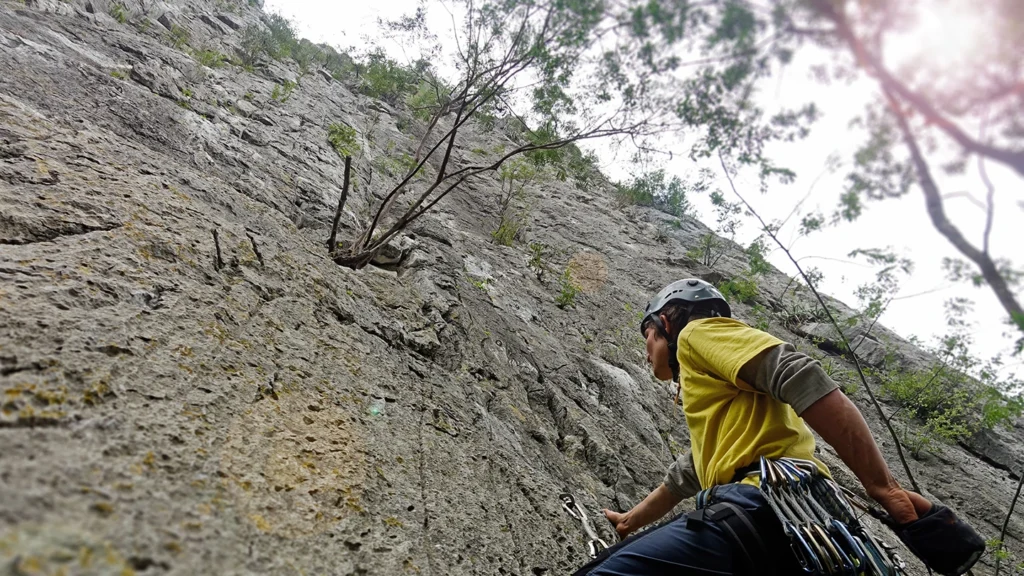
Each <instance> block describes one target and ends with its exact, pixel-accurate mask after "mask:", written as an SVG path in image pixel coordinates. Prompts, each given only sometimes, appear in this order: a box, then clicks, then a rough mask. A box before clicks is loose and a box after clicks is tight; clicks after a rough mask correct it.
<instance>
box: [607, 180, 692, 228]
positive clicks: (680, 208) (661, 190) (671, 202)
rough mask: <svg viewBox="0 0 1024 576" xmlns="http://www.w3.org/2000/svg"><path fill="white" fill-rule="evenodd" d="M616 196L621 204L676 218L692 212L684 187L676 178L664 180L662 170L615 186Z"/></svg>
mask: <svg viewBox="0 0 1024 576" xmlns="http://www.w3.org/2000/svg"><path fill="white" fill-rule="evenodd" d="M615 192H616V196H617V197H618V199H619V202H621V203H622V204H633V205H637V206H650V207H652V208H656V209H658V210H661V211H662V212H665V213H667V214H671V215H673V216H676V217H681V216H686V215H689V214H690V213H691V212H692V207H691V206H690V201H689V200H687V198H686V185H685V184H684V182H683V180H682V179H681V178H679V177H678V176H672V177H671V178H666V175H665V171H664V170H656V171H654V172H647V173H644V174H641V175H639V176H634V177H633V179H632V180H630V181H629V182H626V183H619V184H616V185H615Z"/></svg>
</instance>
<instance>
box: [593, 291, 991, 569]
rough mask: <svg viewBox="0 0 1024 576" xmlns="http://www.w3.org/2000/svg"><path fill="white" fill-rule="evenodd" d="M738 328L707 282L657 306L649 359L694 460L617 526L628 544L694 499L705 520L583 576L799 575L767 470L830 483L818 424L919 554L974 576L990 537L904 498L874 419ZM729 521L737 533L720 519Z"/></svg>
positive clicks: (789, 354)
mask: <svg viewBox="0 0 1024 576" xmlns="http://www.w3.org/2000/svg"><path fill="white" fill-rule="evenodd" d="M731 316H732V314H731V310H730V308H729V304H728V302H726V300H725V298H723V297H722V295H721V293H719V292H718V290H716V289H715V288H714V287H713V286H711V285H710V284H708V283H707V282H704V281H702V280H696V279H689V280H679V281H677V282H673V283H672V284H669V285H668V286H667V287H665V288H664V289H663V290H662V291H661V292H660V293H658V295H657V296H656V297H655V298H654V299H653V300H651V301H650V303H648V305H647V309H646V310H645V316H644V318H643V320H642V322H641V331H642V332H643V335H644V338H645V339H646V346H647V360H648V362H649V363H650V364H651V366H652V368H653V369H654V375H655V377H657V378H658V379H660V380H668V379H670V378H671V379H673V380H675V381H677V382H678V383H679V388H678V392H677V398H676V400H677V402H681V403H682V409H683V412H684V414H685V417H686V423H687V426H688V427H689V429H690V442H691V450H690V451H689V452H687V453H686V454H685V455H684V456H683V457H681V458H680V459H679V460H677V461H676V462H675V463H673V464H672V466H671V467H670V468H669V471H668V474H667V476H666V477H665V480H664V482H663V483H662V484H661V485H660V486H658V487H657V488H656V489H655V490H654V491H653V492H651V493H650V495H648V496H647V497H646V498H644V500H643V501H642V502H640V503H639V504H637V505H636V506H635V507H634V508H633V509H631V510H629V511H627V512H624V513H619V512H613V511H611V510H605V511H604V514H605V516H606V517H607V518H608V520H609V521H610V522H611V523H612V524H613V525H614V526H615V529H616V531H617V532H618V533H619V536H621V537H622V538H626V537H627V536H628V535H630V534H631V533H633V532H635V531H636V530H638V529H640V528H641V527H643V526H645V525H647V524H649V523H651V522H652V521H654V520H657V519H659V518H661V517H662V516H664V515H665V514H666V513H668V512H669V511H670V510H672V509H673V508H674V507H675V506H676V504H678V503H679V502H680V501H681V500H683V499H684V498H688V497H691V496H694V495H697V496H698V507H701V506H702V505H703V506H704V507H705V509H704V511H703V512H704V514H703V515H701V514H700V513H690V514H688V515H680V516H679V517H677V518H675V519H673V520H672V521H670V522H667V523H665V524H662V525H661V526H659V527H657V528H655V529H652V530H648V531H646V532H643V533H641V534H639V535H636V536H634V537H633V538H630V539H627V540H624V541H623V542H620V543H619V544H617V545H616V546H613V547H612V548H611V549H609V550H608V551H607V552H606V553H604V554H602V555H601V556H599V557H598V558H597V559H595V560H594V561H593V562H591V563H590V564H588V565H587V566H585V567H584V568H583V569H581V570H580V571H578V572H577V575H579V576H582V575H589V576H604V575H608V576H611V575H616V576H627V575H628V576H639V575H662V574H664V575H666V576H667V575H670V574H671V575H673V576H684V575H690V574H708V575H710V574H715V575H723V574H780V575H783V574H795V573H798V571H799V570H800V567H799V566H798V565H797V563H796V556H795V555H794V554H793V552H791V543H792V542H791V540H790V539H788V538H787V536H786V535H785V534H784V533H783V528H782V525H781V524H780V522H779V519H778V517H777V514H775V513H774V512H773V510H772V506H769V505H768V503H767V502H766V500H765V496H764V494H763V493H762V491H761V490H760V489H759V488H758V486H759V478H758V476H759V473H758V472H759V471H760V470H762V469H763V468H760V467H759V462H761V463H764V462H771V461H773V460H776V459H780V458H789V459H798V460H795V461H808V466H809V467H810V468H812V469H813V468H817V469H818V471H820V473H821V474H824V475H828V470H827V469H826V467H825V465H824V464H822V463H821V462H820V461H818V460H817V459H816V458H815V457H814V437H813V435H812V434H811V432H810V430H808V428H807V426H808V425H809V426H810V427H811V428H813V429H814V430H815V431H816V432H817V433H818V434H819V435H820V436H821V437H822V438H823V439H824V440H825V441H826V442H828V443H829V444H830V445H831V446H832V447H833V448H834V449H835V451H836V453H837V454H838V455H839V457H840V458H841V459H842V461H843V462H844V463H845V464H846V465H847V466H848V467H849V468H850V470H852V471H853V473H854V474H855V475H856V476H857V479H858V480H860V482H861V484H862V485H863V486H864V489H865V490H866V492H867V494H868V495H869V496H870V497H871V498H873V499H874V500H875V501H876V502H878V504H880V505H881V507H882V508H884V510H885V512H887V513H888V515H889V517H890V518H891V522H892V523H891V524H890V526H891V527H893V529H894V531H895V532H896V533H897V535H898V536H899V537H900V538H901V539H902V540H903V541H904V543H906V544H907V545H908V547H909V548H910V549H911V551H913V552H914V553H915V554H916V555H917V556H918V557H920V558H921V559H922V560H923V561H924V562H925V563H926V564H927V565H928V566H929V567H931V568H934V569H936V570H937V571H939V572H940V573H942V574H962V573H964V572H966V571H967V570H968V569H969V568H970V566H971V565H972V564H973V563H974V562H975V561H976V560H977V558H978V557H979V556H980V554H981V552H982V551H983V549H984V543H983V541H982V540H981V538H980V536H978V535H977V534H976V533H975V532H974V531H973V530H972V529H971V528H970V527H969V526H967V525H966V524H964V523H963V522H961V521H960V520H958V519H956V517H955V516H953V515H952V512H951V511H949V509H947V508H944V507H942V506H933V505H932V504H931V503H930V502H929V501H928V500H927V499H925V498H924V497H922V496H921V495H919V494H916V493H914V492H909V491H907V490H904V489H903V488H901V487H900V485H899V484H898V483H897V482H896V480H895V478H893V476H892V474H891V473H890V471H889V468H888V466H887V465H886V463H885V460H884V459H883V458H882V454H881V452H880V451H879V449H878V446H877V445H876V444H875V441H874V438H872V436H871V432H870V431H869V430H868V426H867V423H866V422H865V421H864V418H863V416H862V415H861V414H860V412H859V411H858V410H857V408H856V407H855V406H854V404H853V403H852V402H851V401H850V400H849V399H848V398H847V397H846V396H845V395H844V394H843V393H842V392H841V391H839V390H838V387H837V386H836V384H835V383H834V382H833V381H832V380H831V379H830V378H829V377H828V376H827V375H826V374H825V372H824V370H822V368H821V366H820V365H819V364H818V362H816V361H815V360H813V359H812V358H810V357H808V356H807V355H805V354H802V353H800V352H797V351H796V349H795V348H794V347H793V346H792V345H791V344H787V343H785V342H782V341H781V340H779V339H777V338H775V337H774V336H772V335H770V334H767V333H765V332H762V331H760V330H756V329H753V328H750V327H749V326H747V325H746V324H744V323H742V322H740V321H738V320H734V319H733V318H731ZM805 423H806V425H805ZM762 457H763V458H764V459H765V460H762ZM701 490H704V491H703V492H700V491H701ZM698 492H700V494H699V495H698ZM713 503H719V505H718V506H712V504H713ZM775 508H777V506H776V507H775ZM723 510H724V511H725V513H724V514H722V513H721V511H723ZM710 512H714V514H715V515H711V514H709V513H710ZM726 517H732V521H730V522H725V521H719V520H718V519H719V518H726ZM862 564H867V562H862ZM862 568H863V567H862ZM804 573H806V572H804ZM857 573H858V574H859V573H861V572H860V571H858V572H857ZM867 573H868V574H870V573H871V572H870V571H868V572H867Z"/></svg>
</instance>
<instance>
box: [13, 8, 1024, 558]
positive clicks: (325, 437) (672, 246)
mask: <svg viewBox="0 0 1024 576" xmlns="http://www.w3.org/2000/svg"><path fill="white" fill-rule="evenodd" d="M124 6H125V7H126V9H127V11H128V14H129V17H128V18H127V20H126V22H123V23H122V22H118V21H117V20H116V19H115V18H113V17H112V16H111V15H110V14H111V5H109V4H108V3H107V2H105V1H104V0H88V1H82V0H73V1H62V0H26V1H25V2H24V3H22V2H14V1H10V0H0V326H3V330H2V332H0V447H2V449H0V574H4V575H7V574H11V575H13V574H57V573H66V574H130V573H137V574H300V573H301V574H353V575H355V574H363V575H388V576H390V575H395V574H434V575H493V574H509V575H512V574H515V575H519V576H538V575H544V574H547V575H555V574H565V573H568V572H571V571H572V569H573V568H574V567H576V566H578V565H580V564H582V563H583V562H584V561H585V559H586V558H585V541H584V539H583V534H582V532H581V531H580V529H579V527H578V525H576V524H574V522H573V521H572V519H570V518H569V517H568V516H567V515H566V514H564V512H563V511H562V510H561V508H560V504H559V501H558V498H557V495H558V494H559V493H560V492H562V491H565V490H569V491H571V492H573V493H575V494H576V496H577V498H578V499H579V501H580V502H581V503H582V504H583V505H584V506H585V507H586V509H587V510H590V511H591V512H592V513H593V515H594V520H595V522H594V523H595V525H596V526H597V527H598V529H599V530H601V531H602V533H603V534H604V536H605V538H606V540H609V541H611V540H613V537H612V536H613V533H612V530H611V527H610V526H608V525H607V523H605V522H604V521H603V520H601V519H600V517H599V515H598V513H597V511H598V510H600V509H601V508H603V507H612V508H619V509H626V508H628V507H630V506H632V505H634V504H636V503H637V502H638V501H639V500H640V499H642V498H643V497H644V496H645V495H646V493H647V492H648V491H649V490H650V489H652V488H653V487H655V486H656V485H657V484H658V483H659V482H660V481H661V478H662V475H663V472H664V470H665V468H666V467H667V466H668V464H669V463H670V462H671V461H672V459H673V457H674V455H675V454H678V453H679V452H680V451H681V450H682V449H684V448H685V446H686V445H687V443H688V436H687V431H686V427H685V423H684V422H683V419H682V416H681V414H679V413H677V412H674V411H673V408H672V400H671V398H672V394H673V390H672V388H671V386H668V385H665V384H661V383H658V382H656V381H654V380H653V379H652V377H651V376H650V374H649V371H648V370H647V369H646V368H645V366H644V357H643V345H642V340H641V339H640V337H639V333H638V330H637V322H638V310H640V309H641V308H642V306H643V304H644V303H645V302H646V300H647V298H648V297H649V296H650V294H652V293H653V292H654V291H656V290H657V289H658V288H660V287H661V286H662V285H664V284H665V283H667V282H669V281H671V280H674V279H677V278H680V277H685V276H702V277H705V278H709V279H715V278H718V279H721V278H723V277H728V276H729V275H732V274H736V273H738V272H739V271H740V270H741V269H743V268H744V267H745V260H744V256H743V254H742V252H741V251H740V250H739V248H738V247H735V246H732V247H731V248H730V250H729V252H728V253H727V254H726V256H725V257H724V258H723V259H722V260H721V261H720V263H719V264H718V266H717V267H716V270H710V269H708V268H705V267H703V266H701V265H700V264H699V263H697V262H695V261H693V260H690V259H688V258H686V257H685V256H684V254H685V253H686V250H687V248H688V247H691V246H693V245H694V244H695V243H696V242H697V239H698V238H699V237H700V236H701V235H703V234H705V233H706V232H707V228H706V227H704V226H703V225H702V224H700V223H699V222H696V221H692V220H683V221H681V222H680V223H679V225H678V226H673V225H672V222H671V220H672V219H670V218H669V217H668V216H666V215H664V214H660V213H657V212H653V211H649V210H646V209H640V208H635V207H629V208H626V207H622V206H620V205H618V204H617V203H616V201H615V199H614V197H613V194H612V190H611V187H610V186H609V185H608V184H607V183H603V182H599V183H597V184H594V185H592V186H591V187H590V188H589V189H586V190H580V189H578V188H576V187H575V186H573V184H572V183H570V182H559V181H554V180H553V181H548V182H544V183H541V184H537V185H535V186H532V187H531V188H530V189H529V190H528V203H529V205H530V206H531V207H532V210H531V221H530V225H529V227H528V229H527V230H526V231H525V238H524V240H525V241H523V242H517V243H516V244H515V245H514V246H511V247H505V246H500V245H496V244H494V243H493V242H492V240H491V236H490V232H491V230H493V229H494V228H495V227H496V225H497V221H498V215H497V213H496V210H495V208H494V206H493V205H492V204H493V203H492V200H491V199H492V198H493V197H495V196H496V195H497V187H498V183H497V182H496V181H491V180H485V179H481V180H478V181H476V182H475V183H473V184H470V185H468V186H466V187H465V189H463V190H460V191H458V192H457V193H456V194H453V195H452V196H451V197H449V198H447V199H445V200H444V201H443V202H441V203H440V204H439V205H438V206H437V209H436V210H435V211H433V212H432V213H429V214H428V216H426V217H425V218H423V219H422V220H421V221H419V222H417V223H416V224H415V225H414V226H413V228H412V229H411V230H409V231H408V234H407V235H406V236H404V237H403V239H402V240H401V242H397V243H395V244H394V245H393V246H391V247H390V248H389V250H388V251H386V252H384V253H382V254H381V256H380V258H379V259H378V261H377V264H376V265H374V266H369V267H367V268H366V269H364V270H361V271H352V270H349V269H346V268H340V267H338V266H336V265H334V264H333V263H332V262H331V261H330V259H328V258H327V252H326V248H325V241H326V238H327V235H328V233H329V229H330V224H331V219H332V217H333V207H334V206H335V205H336V203H337V199H338V195H339V194H340V182H341V181H342V170H343V168H342V166H343V165H342V162H341V160H340V159H339V158H338V156H337V154H336V153H335V152H334V150H333V149H331V147H330V146H329V144H328V142H327V137H326V131H327V127H328V126H329V125H330V124H332V123H334V122H345V123H348V124H350V125H352V126H355V127H357V129H358V130H359V131H360V133H361V134H362V135H364V136H365V135H366V134H369V133H372V134H374V135H375V138H374V140H373V141H372V142H371V141H364V142H363V143H362V144H363V148H364V151H363V153H362V154H363V155H362V156H361V158H360V159H359V166H361V167H366V166H374V165H384V166H386V160H387V158H388V157H389V154H393V153H394V152H393V151H394V149H399V150H402V149H406V148H408V147H410V146H411V145H412V144H411V142H412V138H413V137H414V135H415V133H416V130H417V128H416V126H415V125H414V123H412V122H411V120H410V116H409V114H408V113H407V112H405V111H403V110H400V109H396V108H394V107H392V106H389V105H387V104H385V103H382V102H377V101H374V100H371V99H368V98H366V97H364V96H361V95H359V94H357V93H355V92H354V91H353V87H352V86H350V85H347V84H346V83H344V82H339V81H337V80H334V79H332V78H331V77H330V75H329V74H325V73H321V72H320V71H312V72H311V73H309V74H307V75H305V76H301V77H300V75H299V71H298V68H297V67H296V66H295V65H294V64H293V63H290V62H288V63H281V62H266V63H265V64H263V65H261V66H259V67H257V69H256V70H255V71H252V72H249V71H246V70H243V69H242V68H240V67H236V66H230V65H229V66H225V67H220V68H216V69H210V68H206V67H204V66H201V65H200V64H198V63H197V62H196V61H195V60H194V59H193V58H192V56H190V55H189V53H188V52H187V51H186V50H187V49H198V48H206V49H215V50H219V51H221V52H223V53H225V54H231V53H233V51H234V49H235V48H237V46H238V44H239V39H240V34H241V30H243V29H244V28H245V27H246V26H248V25H250V24H254V23H258V22H259V19H260V16H261V13H260V12H259V9H258V8H254V7H250V6H249V5H248V4H246V5H240V4H237V3H233V2H231V1H230V0H221V1H217V2H214V1H195V2H185V1H178V0H164V1H161V2H149V1H146V2H141V1H128V2H125V3H124ZM175 28H180V29H184V30H187V31H188V34H189V36H188V37H189V46H186V47H176V46H175V45H174V43H173V42H171V41H170V40H169V35H170V34H171V30H172V29H175ZM295 80H298V82H299V84H298V87H297V88H296V89H295V90H294V93H293V94H292V95H291V96H290V98H288V99H286V101H284V102H281V101H279V100H278V99H274V98H273V97H272V95H273V91H274V88H275V87H276V86H279V85H282V84H283V83H285V82H286V81H289V82H290V81H295ZM399 126H402V127H403V129H399ZM410 126H411V127H410ZM403 130H406V131H407V132H409V133H406V132H403ZM466 138H467V139H468V140H469V141H468V142H467V144H466V145H465V146H464V150H466V152H464V153H460V154H456V156H455V159H454V162H456V164H458V163H463V162H468V161H469V160H468V155H469V154H471V153H470V152H468V151H469V150H472V149H474V148H483V147H487V146H493V145H495V144H500V143H503V142H506V141H507V136H505V135H504V134H502V133H501V131H500V130H493V131H488V130H485V129H483V128H482V127H477V128H474V129H473V130H471V131H470V132H468V133H467V135H466ZM389 143H390V144H389ZM389 146H390V147H389ZM374 162H377V163H378V164H374ZM361 170H362V171H361V172H359V178H360V179H361V180H360V183H361V186H360V188H358V189H357V190H355V191H353V195H352V198H351V200H350V203H349V210H348V212H347V213H346V214H345V215H344V216H343V218H342V234H341V237H343V238H351V237H352V236H353V235H354V234H355V233H356V227H357V224H358V223H359V222H361V221H363V220H362V219H363V218H365V215H366V214H367V210H368V207H369V206H371V205H372V204H373V203H374V202H378V201H379V199H380V198H381V197H382V196H383V193H384V191H386V190H387V189H388V188H387V184H388V183H389V182H393V179H394V176H392V175H390V174H389V173H387V171H386V170H385V171H378V172H376V175H375V176H373V178H374V179H375V180H373V181H371V182H367V180H368V177H367V172H366V170H365V169H364V168H361ZM389 179H390V180H389ZM526 242H533V243H542V244H544V245H546V246H547V247H548V249H547V251H546V252H545V254H544V257H543V262H542V263H543V266H542V267H541V268H540V269H538V268H537V267H536V266H533V267H531V251H530V250H529V249H528V247H527V245H526ZM566 267H571V268H572V269H573V270H574V271H575V272H574V274H575V275H576V277H577V278H578V279H579V283H580V285H581V286H582V288H583V293H582V294H581V295H580V296H579V297H578V298H577V302H576V306H575V307H574V308H573V307H568V308H566V309H562V308H559V307H558V306H556V304H555V297H556V296H557V294H558V290H559V288H558V276H559V275H560V274H561V272H562V271H563V270H564V269H566ZM788 282H789V279H788V278H787V277H785V276H784V275H782V274H781V273H778V272H772V273H771V274H769V276H768V277H767V278H766V279H765V280H764V281H763V286H762V295H761V296H759V297H758V304H760V305H762V306H765V307H767V308H769V309H777V308H778V306H779V303H778V301H777V295H778V294H781V293H782V292H784V291H785V288H786V286H787V283H788ZM734 309H735V311H736V312H737V315H738V316H739V317H740V318H743V319H746V320H751V321H752V318H753V314H754V312H753V309H752V308H751V306H748V305H745V304H739V303H737V304H736V305H735V306H734ZM771 330H772V331H773V332H774V333H776V334H778V335H779V336H780V337H783V338H785V339H788V340H791V341H794V342H795V343H797V344H798V346H800V347H802V348H804V349H808V350H810V349H811V348H812V347H813V345H812V344H811V340H809V339H808V338H810V337H813V338H815V340H814V341H815V342H819V343H822V342H825V343H827V342H828V341H829V338H831V335H830V334H829V332H828V329H827V327H823V326H819V325H814V324H800V325H787V326H782V325H776V324H774V323H773V324H772V326H771ZM859 336H860V337H862V338H864V340H865V342H871V343H874V345H875V347H879V346H881V344H882V343H892V345H894V346H897V347H898V349H899V351H900V354H901V357H902V359H903V361H904V362H905V363H907V364H909V365H920V364H922V363H924V362H926V361H927V357H926V355H925V354H924V353H922V352H920V351H919V350H917V349H915V348H913V347H912V346H910V345H909V344H907V343H906V342H903V341H902V340H900V339H899V338H898V337H896V336H895V335H894V334H892V333H891V332H888V331H887V330H885V329H884V328H881V327H875V329H874V330H872V331H871V334H870V335H867V334H864V330H863V329H861V331H860V333H859ZM867 347H868V348H872V346H871V345H867ZM826 348H827V347H826ZM818 352H820V350H819V351H818ZM871 358H873V356H871V355H868V361H872V360H871ZM877 360H879V359H878V358H875V361H877ZM835 361H836V362H841V361H842V360H841V359H840V358H838V357H835ZM855 400H856V401H857V402H858V404H859V405H860V406H861V407H862V410H863V411H864V413H865V415H866V416H867V418H868V420H869V423H870V424H871V426H872V427H873V429H874V430H875V431H876V435H877V438H878V439H879V441H880V442H881V443H882V446H883V450H884V451H885V452H886V455H887V456H888V457H889V460H890V462H892V463H896V462H897V461H896V459H895V456H894V454H895V452H894V450H893V447H892V443H891V441H890V440H889V439H888V437H887V436H885V433H884V429H883V427H882V424H881V421H880V419H879V418H878V416H877V414H875V413H874V412H873V411H872V410H871V409H869V407H868V404H867V402H866V396H865V393H864V391H860V392H858V393H857V394H855ZM888 409H889V410H890V411H891V410H892V409H893V408H892V407H889V408H888ZM1022 437H1024V434H1022V433H1021V430H1020V428H1013V429H1010V430H998V431H995V432H992V433H988V434H985V435H983V436H981V437H979V438H976V439H975V440H973V441H972V442H971V443H970V444H969V445H965V446H949V447H940V448H938V449H937V451H936V453H935V454H934V455H930V456H927V457H924V459H922V460H912V461H911V465H912V466H913V467H914V472H915V474H916V475H917V477H918V479H919V482H921V483H922V485H923V487H924V488H925V489H926V493H927V494H928V495H929V496H930V497H932V498H934V499H937V500H939V501H942V502H943V503H945V504H947V505H949V506H951V507H953V508H954V509H955V510H957V512H958V513H960V514H962V515H964V516H965V517H966V518H968V519H969V520H970V521H971V522H972V523H973V524H974V525H975V526H976V527H977V528H978V529H979V530H980V531H981V532H982V533H983V535H984V536H985V537H986V538H993V537H996V536H997V535H998V529H999V527H1000V525H1001V523H1002V519H1003V516H1004V515H1005V511H1006V507H1007V506H1008V504H1009V501H1010V498H1011V496H1012V491H1013V489H1014V487H1015V485H1016V483H1015V478H1016V476H1014V475H1013V474H1011V473H1010V472H1009V470H1010V469H1011V468H1013V467H1014V466H1015V465H1016V466H1018V468H1019V463H1020V462H1021V461H1022V457H1024V449H1022V448H1021V439H1022ZM821 452H822V458H824V459H825V460H826V462H828V463H829V464H830V465H831V466H832V467H833V469H834V470H835V471H836V475H837V477H838V479H839V480H840V481H842V482H844V483H845V484H847V485H849V486H851V487H853V486H855V480H854V479H853V478H852V476H851V474H850V473H849V472H848V471H846V470H845V469H844V468H843V467H842V465H841V464H840V463H839V462H838V461H837V460H836V458H835V456H834V454H833V452H832V451H831V449H830V448H828V447H827V446H823V445H822V447H821ZM894 472H896V474H897V476H898V477H900V476H901V474H902V472H901V471H900V470H898V469H897V468H896V467H895V466H894ZM690 506H692V502H684V503H683V504H682V505H681V509H684V508H687V507H690ZM1020 518H1021V517H1020V515H1017V516H1016V517H1015V518H1013V519H1012V520H1011V522H1010V529H1009V546H1010V550H1011V551H1012V552H1014V553H1015V554H1017V555H1018V556H1020V555H1021V554H1024V547H1022V545H1021V538H1022V537H1024V521H1022V520H1021V519H1020ZM904 556H905V557H908V558H909V554H907V553H905V554H904ZM988 562H989V557H988V556H986V559H985V561H984V563H983V564H981V565H979V567H978V568H977V569H976V570H975V573H976V574H986V573H990V572H991V571H992V567H991V566H990V565H989V564H988ZM910 569H911V573H912V574H923V573H924V571H923V568H922V567H921V566H920V565H919V564H917V563H916V562H914V561H911V566H910ZM61 570H63V572H61Z"/></svg>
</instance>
